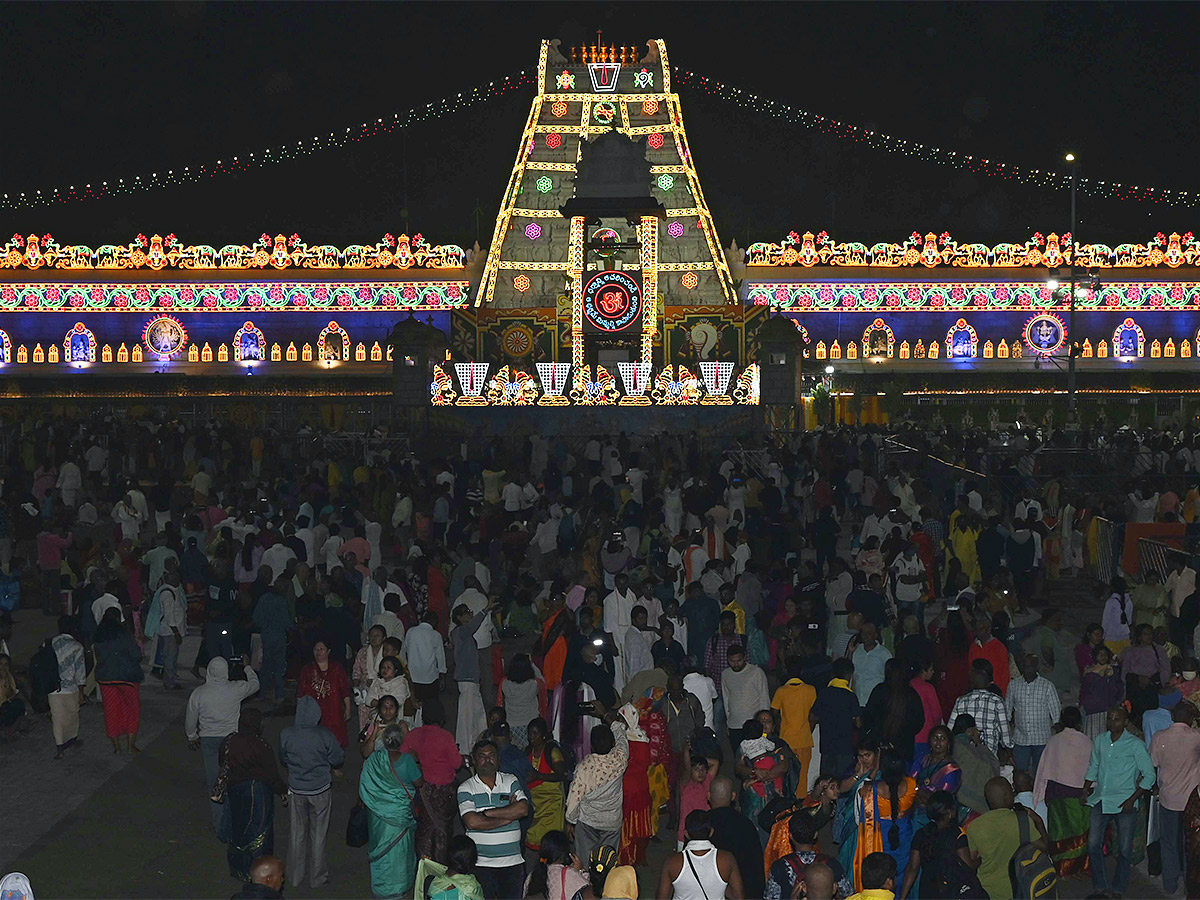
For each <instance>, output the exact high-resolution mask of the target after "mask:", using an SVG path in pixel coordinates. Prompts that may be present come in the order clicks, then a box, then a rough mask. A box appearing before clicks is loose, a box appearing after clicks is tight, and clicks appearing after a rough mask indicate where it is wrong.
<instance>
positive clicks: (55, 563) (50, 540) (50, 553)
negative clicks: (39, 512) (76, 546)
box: [37, 531, 71, 572]
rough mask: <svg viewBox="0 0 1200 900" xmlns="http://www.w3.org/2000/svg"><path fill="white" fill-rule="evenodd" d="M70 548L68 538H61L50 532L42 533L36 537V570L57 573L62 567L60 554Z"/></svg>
mask: <svg viewBox="0 0 1200 900" xmlns="http://www.w3.org/2000/svg"><path fill="white" fill-rule="evenodd" d="M70 546H71V539H70V538H61V537H59V536H58V535H57V534H55V533H54V532H52V531H43V532H42V533H41V534H39V535H38V536H37V557H38V568H40V569H42V570H43V571H46V572H57V571H58V567H59V566H61V565H62V552H63V551H64V550H65V549H67V548H68V547H70Z"/></svg>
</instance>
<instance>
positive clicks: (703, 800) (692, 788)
mask: <svg viewBox="0 0 1200 900" xmlns="http://www.w3.org/2000/svg"><path fill="white" fill-rule="evenodd" d="M712 782H713V774H712V772H711V771H710V772H709V773H708V774H707V775H706V776H704V780H703V781H693V780H692V779H691V772H689V773H688V780H687V782H686V783H685V784H684V786H683V790H681V791H680V792H679V840H681V841H682V840H685V837H684V833H683V832H684V828H683V824H684V823H683V820H684V819H686V818H687V816H688V813H690V812H691V811H692V810H694V809H708V808H709V807H708V786H709V785H710V784H712Z"/></svg>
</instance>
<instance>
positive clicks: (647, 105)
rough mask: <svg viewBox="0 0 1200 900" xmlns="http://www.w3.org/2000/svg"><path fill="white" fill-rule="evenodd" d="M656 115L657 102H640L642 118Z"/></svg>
mask: <svg viewBox="0 0 1200 900" xmlns="http://www.w3.org/2000/svg"><path fill="white" fill-rule="evenodd" d="M657 113H658V101H657V100H643V101H642V115H643V116H653V115H656V114H657Z"/></svg>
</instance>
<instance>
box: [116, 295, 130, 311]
mask: <svg viewBox="0 0 1200 900" xmlns="http://www.w3.org/2000/svg"><path fill="white" fill-rule="evenodd" d="M128 305H129V299H128V298H126V297H118V298H117V300H116V306H117V307H118V308H119V309H124V308H125V307H127V306H128Z"/></svg>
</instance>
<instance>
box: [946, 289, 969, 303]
mask: <svg viewBox="0 0 1200 900" xmlns="http://www.w3.org/2000/svg"><path fill="white" fill-rule="evenodd" d="M950 296H951V297H953V298H954V299H955V300H962V299H963V298H964V297H966V296H967V292H966V291H964V290H963V289H962V288H961V287H952V288H951V289H950Z"/></svg>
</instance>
